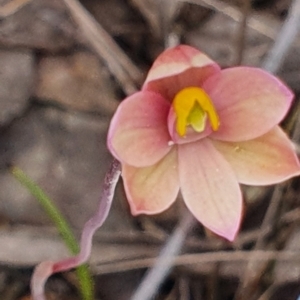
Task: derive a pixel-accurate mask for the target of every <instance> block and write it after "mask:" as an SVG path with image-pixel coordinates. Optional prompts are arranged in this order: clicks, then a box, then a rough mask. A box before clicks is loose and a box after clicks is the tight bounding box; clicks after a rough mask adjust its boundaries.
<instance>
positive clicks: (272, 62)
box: [262, 0, 300, 73]
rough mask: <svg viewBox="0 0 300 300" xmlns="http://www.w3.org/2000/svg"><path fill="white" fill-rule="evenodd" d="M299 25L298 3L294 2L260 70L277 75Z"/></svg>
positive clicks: (296, 0) (297, 0) (299, 9)
mask: <svg viewBox="0 0 300 300" xmlns="http://www.w3.org/2000/svg"><path fill="white" fill-rule="evenodd" d="M299 24H300V1H299V0H294V1H293V3H292V6H291V8H290V10H289V14H288V17H287V19H286V20H285V22H284V24H283V26H282V29H281V31H280V32H279V35H278V37H277V39H276V42H275V44H274V46H273V48H272V50H271V51H270V53H269V55H268V57H267V58H266V60H265V61H264V63H263V64H262V68H264V69H265V70H267V71H269V72H271V73H277V71H278V69H279V68H280V66H281V64H282V62H283V60H284V58H285V57H286V54H287V52H288V50H289V49H290V47H291V45H292V43H293V41H294V39H295V37H296V35H297V32H298V30H299Z"/></svg>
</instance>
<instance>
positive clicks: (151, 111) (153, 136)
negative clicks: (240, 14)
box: [108, 91, 170, 167]
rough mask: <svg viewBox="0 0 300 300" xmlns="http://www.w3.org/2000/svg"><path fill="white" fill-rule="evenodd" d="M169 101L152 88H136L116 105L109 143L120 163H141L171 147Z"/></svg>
mask: <svg viewBox="0 0 300 300" xmlns="http://www.w3.org/2000/svg"><path fill="white" fill-rule="evenodd" d="M169 108H170V104H169V103H168V102H167V101H166V100H165V99H164V98H162V97H161V96H160V95H158V94H156V93H153V92H146V91H144V92H138V93H135V94H133V95H132V96H130V97H128V98H126V99H125V100H124V101H123V102H122V103H121V104H120V105H119V107H118V109H117V111H116V113H115V115H114V117H113V119H112V121H111V124H110V128H109V132H108V147H109V149H110V151H111V152H112V153H113V155H114V156H115V157H116V158H117V159H118V160H120V161H121V162H123V163H126V164H129V165H132V166H135V167H144V166H150V165H153V164H155V163H156V162H158V161H159V160H160V159H161V158H162V157H163V156H165V155H166V154H167V153H168V152H169V151H170V146H169V145H168V142H169V141H170V135H169V133H168V126H167V118H168V113H169Z"/></svg>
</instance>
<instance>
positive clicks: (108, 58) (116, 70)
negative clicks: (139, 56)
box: [64, 0, 142, 95]
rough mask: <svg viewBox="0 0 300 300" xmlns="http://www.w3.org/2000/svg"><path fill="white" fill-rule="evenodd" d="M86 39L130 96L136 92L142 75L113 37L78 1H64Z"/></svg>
mask: <svg viewBox="0 0 300 300" xmlns="http://www.w3.org/2000/svg"><path fill="white" fill-rule="evenodd" d="M64 2H65V4H66V6H67V7H68V8H69V10H70V13H71V15H72V17H73V18H74V20H75V21H76V22H77V24H78V26H79V28H80V29H81V31H82V33H83V35H84V37H85V38H86V39H87V41H88V42H89V43H90V45H91V46H92V47H93V49H94V50H95V51H96V53H97V54H99V56H100V57H101V58H102V59H104V61H105V62H106V64H107V66H108V68H109V70H110V72H111V73H112V74H113V75H114V76H115V78H116V79H117V80H118V82H119V83H120V85H121V87H122V88H123V90H124V92H125V93H126V94H127V95H129V94H132V93H134V92H135V91H136V86H137V85H139V83H140V80H141V79H142V73H141V72H140V70H139V69H138V68H137V67H136V66H135V65H134V64H133V63H132V62H131V60H130V59H129V58H128V57H127V56H126V55H125V54H124V52H123V51H122V49H121V48H120V47H119V46H118V45H117V44H116V43H115V41H114V40H113V39H112V37H111V36H110V35H109V34H108V33H107V32H106V31H105V30H104V29H103V28H102V27H101V25H100V24H99V23H98V22H97V21H96V20H95V19H94V18H93V16H92V15H91V14H90V13H89V12H88V11H87V10H86V9H85V8H84V7H83V6H82V5H81V4H80V2H79V1H77V0H64Z"/></svg>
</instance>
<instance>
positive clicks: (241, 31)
mask: <svg viewBox="0 0 300 300" xmlns="http://www.w3.org/2000/svg"><path fill="white" fill-rule="evenodd" d="M241 2H242V3H241V4H242V10H241V11H242V14H243V18H242V20H241V22H240V24H239V28H238V34H237V39H236V60H235V62H234V65H240V64H241V63H242V61H243V55H244V50H245V44H246V31H247V29H248V26H247V21H248V17H249V15H250V11H251V0H242V1H241Z"/></svg>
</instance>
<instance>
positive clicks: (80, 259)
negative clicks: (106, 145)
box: [31, 160, 121, 300]
mask: <svg viewBox="0 0 300 300" xmlns="http://www.w3.org/2000/svg"><path fill="white" fill-rule="evenodd" d="M120 175H121V165H120V163H119V162H118V161H117V160H113V162H112V164H111V166H110V169H109V170H108V172H107V173H106V176H105V179H104V184H103V189H102V194H101V198H100V204H99V207H98V210H97V211H96V213H95V215H94V216H93V217H92V218H91V219H90V220H88V221H87V222H86V224H85V225H84V228H83V232H82V235H81V241H80V252H79V254H78V255H76V256H73V257H70V258H67V259H65V260H62V261H58V262H52V261H45V262H42V263H41V264H39V265H38V266H37V267H36V269H35V271H34V274H33V276H32V280H31V291H32V297H33V300H46V298H45V295H44V285H45V282H46V281H47V279H48V277H49V276H51V275H52V274H54V273H57V272H62V271H66V270H69V269H71V268H74V267H77V266H79V265H81V264H83V263H85V262H86V261H87V259H88V257H89V255H90V253H91V248H92V238H93V235H94V233H95V231H96V230H97V229H98V228H99V227H101V226H102V224H103V223H104V221H105V220H106V218H107V216H108V213H109V211H110V208H111V204H112V200H113V197H114V193H115V188H116V184H117V182H118V180H119V177H120Z"/></svg>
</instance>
